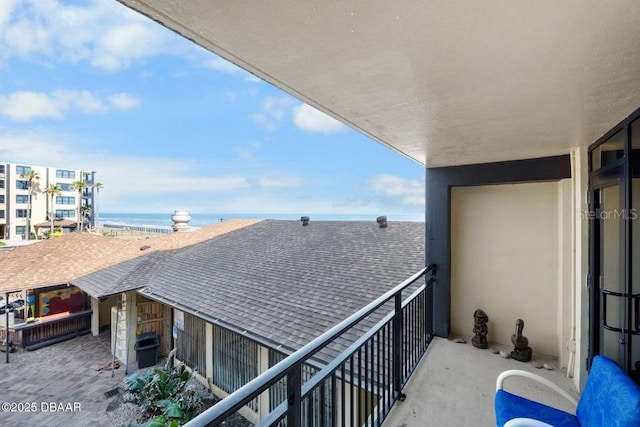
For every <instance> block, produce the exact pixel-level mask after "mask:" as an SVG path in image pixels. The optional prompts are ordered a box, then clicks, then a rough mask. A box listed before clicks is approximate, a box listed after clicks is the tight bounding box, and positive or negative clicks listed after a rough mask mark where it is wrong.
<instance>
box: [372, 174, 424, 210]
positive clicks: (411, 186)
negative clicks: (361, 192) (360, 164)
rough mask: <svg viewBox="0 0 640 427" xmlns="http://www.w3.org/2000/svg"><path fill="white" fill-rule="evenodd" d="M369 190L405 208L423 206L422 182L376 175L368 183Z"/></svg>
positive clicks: (393, 176)
mask: <svg viewBox="0 0 640 427" xmlns="http://www.w3.org/2000/svg"><path fill="white" fill-rule="evenodd" d="M369 188H370V189H371V191H373V192H374V193H376V194H379V195H381V196H385V197H391V198H394V199H397V200H399V201H400V202H401V203H402V204H403V205H406V206H422V205H424V201H425V197H424V192H425V189H424V182H423V181H420V180H410V179H406V178H402V177H399V176H395V175H388V174H382V175H376V176H374V177H373V178H371V179H370V181H369Z"/></svg>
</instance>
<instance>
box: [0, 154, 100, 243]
mask: <svg viewBox="0 0 640 427" xmlns="http://www.w3.org/2000/svg"><path fill="white" fill-rule="evenodd" d="M31 171H34V172H36V173H37V176H38V179H35V180H34V181H33V187H32V188H31V189H30V188H29V181H28V180H26V179H25V175H27V174H29V173H30V172H31ZM75 181H83V182H85V183H87V188H86V189H85V190H84V191H83V192H82V196H81V197H82V200H80V201H79V200H78V193H77V191H75V190H73V188H72V184H73V182H75ZM94 183H95V171H91V172H89V171H82V170H78V169H62V168H56V167H46V166H34V165H26V164H18V163H5V162H1V161H0V239H2V238H4V239H18V240H19V239H27V238H28V236H29V230H28V229H27V228H28V227H29V223H30V227H31V232H32V233H34V232H35V228H34V225H35V224H38V223H42V222H44V221H47V220H49V219H50V218H51V215H53V217H55V218H63V219H68V220H72V221H76V222H78V221H79V218H80V216H81V215H82V214H85V219H84V220H83V221H84V223H85V224H87V225H90V226H93V223H94V219H93V209H87V210H86V212H82V213H81V212H79V206H88V207H89V208H92V207H93V206H95V199H94V191H93V184H94ZM52 184H53V185H57V186H58V187H59V188H60V194H58V195H55V196H54V198H53V200H52V199H51V197H49V196H48V195H47V194H46V193H44V190H45V189H46V188H47V187H49V186H50V185H52ZM30 195H31V197H32V198H31V218H30V221H29V197H30ZM52 202H53V204H52Z"/></svg>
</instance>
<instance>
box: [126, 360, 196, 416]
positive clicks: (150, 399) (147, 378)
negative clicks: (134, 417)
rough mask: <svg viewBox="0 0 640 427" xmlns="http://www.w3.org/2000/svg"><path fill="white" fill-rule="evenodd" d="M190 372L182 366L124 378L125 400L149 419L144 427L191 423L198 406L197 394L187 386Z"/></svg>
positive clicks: (148, 371)
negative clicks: (138, 407) (134, 405)
mask: <svg viewBox="0 0 640 427" xmlns="http://www.w3.org/2000/svg"><path fill="white" fill-rule="evenodd" d="M190 378H191V373H189V371H187V370H186V369H185V366H184V365H180V366H178V367H174V368H169V369H160V368H152V369H147V370H146V371H144V372H143V373H142V375H138V374H133V375H132V376H130V377H129V378H127V391H128V393H127V395H125V396H126V400H128V401H132V402H135V403H137V404H138V405H140V409H142V411H143V413H144V414H145V416H147V417H149V418H151V419H150V420H149V421H147V422H146V423H145V424H130V425H134V426H140V425H142V426H144V427H166V426H169V427H174V426H180V425H182V424H184V423H186V422H187V421H189V420H191V419H192V418H193V417H194V416H195V415H196V414H197V410H198V408H199V407H200V403H201V401H200V396H199V395H198V393H197V391H195V390H193V389H190V388H189V387H187V383H188V381H189V379H190Z"/></svg>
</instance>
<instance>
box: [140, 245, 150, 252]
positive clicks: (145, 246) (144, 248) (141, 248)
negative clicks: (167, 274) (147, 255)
mask: <svg viewBox="0 0 640 427" xmlns="http://www.w3.org/2000/svg"><path fill="white" fill-rule="evenodd" d="M147 249H151V246H149V245H144V246H140V250H141V251H146V250H147Z"/></svg>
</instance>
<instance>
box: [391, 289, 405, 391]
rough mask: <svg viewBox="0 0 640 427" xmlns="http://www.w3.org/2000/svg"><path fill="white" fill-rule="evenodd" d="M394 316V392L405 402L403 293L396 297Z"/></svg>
mask: <svg viewBox="0 0 640 427" xmlns="http://www.w3.org/2000/svg"><path fill="white" fill-rule="evenodd" d="M394 313H395V314H394V316H393V391H394V393H398V399H400V400H404V398H403V395H402V393H401V392H400V390H401V389H402V362H403V360H402V343H403V341H404V339H403V337H402V335H403V334H402V329H403V321H402V320H403V319H402V292H398V293H397V294H396V295H395V311H394Z"/></svg>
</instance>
